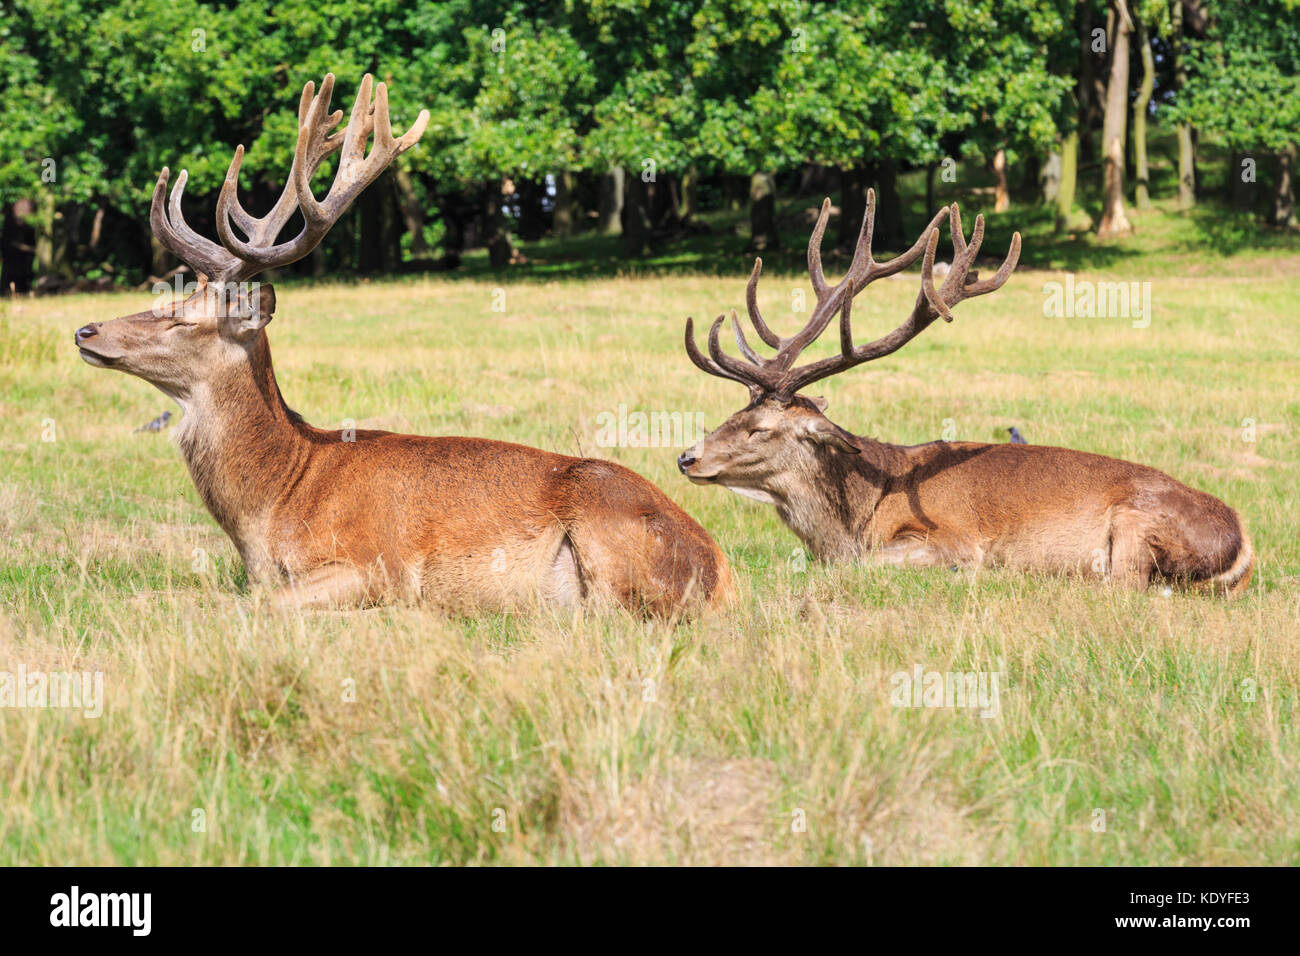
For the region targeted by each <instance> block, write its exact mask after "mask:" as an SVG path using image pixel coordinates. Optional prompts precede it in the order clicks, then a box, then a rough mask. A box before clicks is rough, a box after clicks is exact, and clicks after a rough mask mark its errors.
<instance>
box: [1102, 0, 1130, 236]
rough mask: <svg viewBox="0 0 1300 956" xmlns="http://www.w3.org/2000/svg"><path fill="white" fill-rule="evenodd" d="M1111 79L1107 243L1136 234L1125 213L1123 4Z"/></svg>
mask: <svg viewBox="0 0 1300 956" xmlns="http://www.w3.org/2000/svg"><path fill="white" fill-rule="evenodd" d="M1111 23H1112V28H1111V32H1110V79H1109V80H1108V81H1107V83H1106V115H1105V119H1104V120H1103V122H1102V134H1101V144H1102V168H1103V170H1104V173H1103V176H1104V181H1103V184H1102V207H1101V223H1100V224H1099V225H1098V226H1097V237H1098V238H1099V239H1107V238H1110V237H1112V236H1123V235H1127V234H1128V233H1130V232H1132V231H1133V226H1132V225H1131V224H1130V223H1129V221H1128V216H1127V215H1125V213H1124V134H1125V128H1126V123H1127V120H1128V68H1129V62H1128V60H1129V36H1130V34H1131V33H1132V31H1133V21H1132V20H1131V19H1130V17H1129V12H1128V6H1127V4H1125V2H1124V0H1111Z"/></svg>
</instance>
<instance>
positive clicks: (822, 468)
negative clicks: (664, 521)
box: [678, 193, 1254, 594]
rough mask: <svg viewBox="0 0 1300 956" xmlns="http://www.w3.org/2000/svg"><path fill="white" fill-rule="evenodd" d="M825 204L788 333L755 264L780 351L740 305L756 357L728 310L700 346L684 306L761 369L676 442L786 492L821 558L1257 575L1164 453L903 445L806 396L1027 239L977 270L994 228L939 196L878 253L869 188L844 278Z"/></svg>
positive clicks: (723, 481)
mask: <svg viewBox="0 0 1300 956" xmlns="http://www.w3.org/2000/svg"><path fill="white" fill-rule="evenodd" d="M829 211H830V203H829V200H828V201H827V203H826V204H825V205H823V206H822V210H821V215H820V216H819V218H818V220H817V225H816V227H815V228H814V229H813V234H812V239H811V241H810V242H809V244H808V271H809V273H810V276H811V278H812V284H813V290H814V292H815V294H816V298H817V305H816V307H815V308H814V310H813V314H812V316H811V318H810V319H809V321H808V323H807V325H806V326H804V328H803V329H801V330H800V331H799V332H798V333H796V334H795V335H793V336H791V337H790V338H782V337H780V336H778V335H777V334H776V333H775V332H773V331H772V330H771V328H769V327H768V325H767V323H766V322H765V321H764V320H763V316H762V315H761V314H760V313H759V309H758V298H757V288H758V277H759V273H760V271H761V269H762V261H761V260H758V261H756V262H755V264H754V271H753V273H752V274H751V276H750V278H749V286H748V294H747V296H746V304H747V306H748V312H749V317H750V320H751V322H752V323H753V326H754V330H755V331H756V332H757V333H758V337H759V338H760V339H762V340H763V342H764V343H766V344H767V345H768V346H770V347H771V348H773V349H775V350H776V354H775V355H774V356H772V357H763V356H760V355H759V354H758V353H757V352H755V351H754V349H753V348H752V347H751V346H750V344H749V342H748V340H747V339H746V337H745V333H744V331H743V330H742V329H741V327H740V324H739V322H738V321H737V320H736V315H735V313H734V312H733V313H732V325H733V327H734V331H735V336H736V345H737V347H738V348H739V349H740V352H741V354H742V355H743V356H744V359H743V360H742V359H738V358H736V357H734V356H732V355H728V354H727V353H726V352H724V351H723V350H722V348H721V346H720V345H719V342H718V332H719V330H720V329H721V327H722V324H723V322H724V320H725V316H721V315H720V316H718V318H717V320H716V321H715V322H714V323H713V326H712V328H710V329H709V337H708V352H709V354H708V355H707V356H706V355H703V354H701V352H700V351H699V348H698V347H697V345H696V343H695V333H694V329H693V327H692V323H691V320H690V319H687V321H686V351H687V353H688V354H689V355H690V358H691V361H692V362H694V363H695V364H696V365H697V366H698V367H699V368H701V369H702V370H704V371H705V372H708V373H709V374H711V375H717V376H719V377H721V378H726V379H731V380H733V381H736V382H739V383H740V384H742V385H745V386H747V387H748V388H749V394H750V402H749V405H748V406H747V407H746V408H744V409H743V410H742V411H739V412H737V413H736V414H734V415H732V416H731V418H729V419H728V420H727V421H726V422H725V423H723V425H722V426H721V427H719V428H718V429H717V430H716V431H714V432H713V433H711V434H710V435H708V436H706V437H705V438H704V439H703V440H702V441H700V442H699V443H698V444H696V445H695V446H694V447H693V448H689V449H687V451H686V452H685V453H684V454H683V455H682V456H681V458H679V459H678V466H679V467H680V469H681V471H682V473H683V474H685V475H686V476H687V477H688V478H690V480H691V481H694V482H697V483H700V484H717V485H722V486H723V487H726V488H730V489H731V490H733V491H735V492H738V493H739V494H741V495H744V496H746V497H749V498H754V499H757V500H759V501H763V502H767V503H769V504H773V505H775V506H776V508H777V512H778V513H779V514H780V516H781V518H782V520H783V521H784V522H785V523H786V524H787V525H789V527H790V528H791V529H792V530H793V531H794V532H795V534H797V535H798V536H799V538H800V539H801V540H802V541H803V542H804V543H805V544H806V545H807V546H808V548H809V549H810V550H811V551H812V553H813V554H814V555H816V556H817V557H818V558H820V559H822V560H824V561H848V560H855V559H864V560H873V561H877V562H882V563H886V564H893V565H943V566H951V565H966V566H973V565H981V564H995V565H1005V566H1009V567H1013V568H1021V569H1026V570H1040V571H1048V572H1064V571H1085V572H1086V571H1089V570H1092V571H1096V572H1100V573H1103V574H1108V575H1110V576H1112V577H1113V578H1114V579H1116V580H1118V581H1120V582H1122V583H1124V584H1128V585H1132V586H1135V587H1144V586H1146V585H1148V584H1149V583H1150V581H1151V580H1152V579H1153V578H1160V579H1164V580H1171V581H1177V582H1182V583H1187V584H1203V585H1208V586H1210V587H1212V588H1215V589H1218V590H1221V591H1225V592H1227V593H1229V594H1239V593H1240V592H1242V591H1243V590H1244V589H1245V587H1246V585H1247V583H1248V582H1249V580H1250V575H1251V570H1252V568H1253V566H1254V552H1253V551H1252V549H1251V546H1250V541H1249V539H1248V538H1247V536H1246V532H1245V529H1244V528H1243V527H1242V523H1241V520H1240V518H1239V517H1238V516H1237V514H1236V512H1234V511H1233V510H1232V509H1231V508H1229V507H1228V506H1227V505H1225V504H1224V503H1223V502H1221V501H1219V500H1218V499H1217V498H1214V497H1212V496H1210V495H1208V494H1205V493H1204V492H1201V491H1197V490H1195V489H1193V488H1189V487H1187V486H1186V485H1184V484H1181V483H1180V482H1178V481H1175V480H1174V479H1173V478H1171V477H1169V476H1168V475H1166V474H1163V473H1161V472H1159V471H1156V470H1155V469H1153V468H1148V467H1146V466H1144V465H1137V464H1132V463H1130V462H1127V461H1119V460H1117V459H1115V458H1108V457H1104V456H1102V455H1093V454H1088V453H1086V452H1081V451H1073V450H1070V449H1067V448H1050V447H1045V446H1037V445H1022V444H997V445H989V444H979V443H976V442H944V441H939V442H930V443H928V444H924V445H890V444H886V443H884V442H879V441H876V440H874V439H871V438H865V437H861V436H858V435H853V434H850V433H849V432H847V431H845V430H844V429H843V428H840V427H839V426H838V425H836V424H834V423H833V422H831V421H830V420H829V419H827V418H826V417H825V416H824V415H823V414H822V411H823V410H824V408H825V403H824V402H821V401H819V400H817V399H809V398H806V397H804V396H802V395H799V394H798V392H799V390H800V389H802V388H805V387H806V386H808V385H811V384H812V383H813V382H816V381H818V380H820V379H824V378H826V377H827V376H829V375H834V374H835V373H837V372H842V371H844V370H845V369H849V368H852V367H853V366H855V365H860V364H862V363H863V362H870V361H872V360H874V359H879V358H882V357H884V356H886V355H889V354H891V353H892V352H895V351H897V350H898V349H900V348H902V347H903V346H904V345H906V344H907V343H908V342H910V341H911V340H912V339H913V338H915V337H916V336H917V335H919V334H921V332H923V331H925V329H926V328H928V327H929V326H930V324H931V323H933V322H934V320H935V319H937V318H939V317H940V316H942V317H943V318H944V319H945V320H947V321H952V309H953V308H954V307H955V306H956V305H957V304H958V303H959V302H961V301H962V300H963V299H968V298H971V297H972V296H977V295H984V294H985V293H989V292H993V291H994V290H996V289H998V288H999V287H1001V286H1002V284H1003V283H1004V282H1006V280H1007V277H1008V276H1010V275H1011V272H1012V270H1013V269H1014V268H1015V266H1016V262H1017V260H1018V259H1019V256H1020V235H1019V233H1017V234H1016V235H1015V237H1014V238H1013V239H1012V242H1011V250H1010V252H1009V253H1008V255H1007V258H1006V260H1005V261H1004V262H1003V263H1002V266H1001V268H999V269H998V271H997V273H996V274H995V275H993V276H990V277H989V278H986V279H983V280H980V279H979V278H978V277H977V274H976V273H975V272H973V271H972V268H971V267H972V265H973V264H974V262H975V257H976V255H977V254H978V252H979V248H980V243H981V241H982V239H983V236H984V221H983V218H982V217H979V218H977V219H976V220H975V229H974V231H973V233H972V235H971V239H970V241H969V243H967V241H966V240H965V238H964V236H963V234H962V228H961V218H960V216H959V215H958V211H957V206H956V204H954V205H953V206H952V207H951V209H948V208H945V209H942V210H940V211H939V213H938V214H937V215H936V216H935V217H934V219H933V220H931V222H930V224H929V226H927V227H926V229H925V231H924V232H923V233H922V235H921V237H920V238H919V239H918V240H917V241H916V244H915V245H913V246H912V247H911V248H910V249H908V250H907V251H906V252H904V253H903V254H901V255H899V256H896V257H895V258H893V259H890V260H889V261H888V262H883V263H879V262H876V261H875V260H874V259H873V258H872V255H871V232H872V226H873V222H874V212H875V197H874V195H872V194H870V193H868V201H867V213H866V216H865V218H864V219H863V224H862V231H861V233H860V235H859V238H858V243H857V248H856V250H855V252H854V256H853V261H852V264H851V265H850V267H849V271H848V274H847V275H846V276H845V277H844V279H843V280H842V281H841V282H840V283H839V284H838V285H835V286H833V287H832V286H831V285H830V284H829V283H828V282H827V281H826V278H825V276H824V274H823V272H822V265H821V240H822V234H823V233H824V232H825V229H826V221H827V217H828V216H829ZM945 216H946V217H947V218H948V219H949V223H950V225H949V228H950V230H951V233H952V242H953V249H954V255H953V262H952V266H951V268H950V270H949V272H948V274H947V276H946V277H945V278H944V280H943V283H942V285H940V286H939V287H938V288H935V284H934V257H935V250H936V247H937V245H938V241H939V227H940V224H941V223H942V221H943V219H944V218H945ZM918 258H920V259H921V260H922V265H921V290H920V292H919V293H918V294H917V297H916V304H915V305H914V307H913V308H912V311H911V314H910V315H909V316H908V317H907V318H906V319H905V320H904V321H903V323H902V324H901V325H899V326H898V328H896V329H894V330H893V331H892V332H890V333H889V334H888V335H885V336H883V337H882V338H879V339H877V340H876V341H874V342H869V343H866V344H863V345H855V344H854V341H853V331H852V326H851V312H852V306H853V297H854V296H855V295H857V294H858V293H859V292H861V291H862V289H863V288H865V287H866V286H867V285H868V284H870V283H871V282H872V281H874V280H876V279H879V278H882V277H885V276H890V275H893V274H895V273H898V272H900V271H901V270H903V269H905V268H907V267H908V266H909V265H911V264H912V263H914V262H915V261H916V260H917V259H918ZM836 314H838V315H839V331H840V349H839V353H838V354H836V355H832V356H830V357H827V358H823V359H820V360H817V361H813V362H809V363H807V364H805V365H802V366H797V367H796V366H795V360H796V359H797V358H798V356H799V354H800V352H802V351H803V350H804V349H805V348H806V347H807V346H808V345H809V344H810V343H811V342H812V341H813V340H814V339H816V338H817V337H818V336H819V335H821V333H822V332H823V331H824V330H825V329H826V327H827V326H828V325H829V324H830V322H831V320H832V319H833V318H834V317H835V316H836Z"/></svg>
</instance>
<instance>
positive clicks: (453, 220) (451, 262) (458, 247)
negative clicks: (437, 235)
mask: <svg viewBox="0 0 1300 956" xmlns="http://www.w3.org/2000/svg"><path fill="white" fill-rule="evenodd" d="M459 205H460V194H459V193H452V194H450V195H444V196H442V197H441V201H440V202H439V204H438V213H439V216H440V217H441V218H442V266H443V267H444V268H446V269H457V268H460V256H461V253H462V252H464V251H465V224H464V221H463V220H462V219H461V214H460V209H459Z"/></svg>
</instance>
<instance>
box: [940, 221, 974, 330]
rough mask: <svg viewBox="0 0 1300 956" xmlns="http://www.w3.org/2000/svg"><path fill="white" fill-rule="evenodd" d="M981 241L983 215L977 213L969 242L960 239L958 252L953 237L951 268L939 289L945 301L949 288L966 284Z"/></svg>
mask: <svg viewBox="0 0 1300 956" xmlns="http://www.w3.org/2000/svg"><path fill="white" fill-rule="evenodd" d="M983 243H984V216H983V215H979V216H976V217H975V228H974V229H973V230H971V234H970V242H969V243H967V242H965V240H962V243H961V252H960V253H957V252H956V249H957V240H956V239H955V238H954V239H953V250H954V254H953V257H952V268H951V269H949V270H948V275H946V276H945V277H944V280H943V285H942V286H941V287H940V289H939V291H940V292H941V293H944V294H945V301H947V296H946V293H947V291H948V290H949V289H961V288H962V287H963V286H965V285H966V276H967V274H968V273H969V272H970V267H971V266H972V265H973V264H974V263H975V257H976V256H977V255H979V251H980V246H981V245H982V244H983ZM956 301H960V300H956ZM950 321H951V320H950Z"/></svg>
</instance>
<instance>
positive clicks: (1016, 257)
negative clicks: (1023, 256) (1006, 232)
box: [962, 232, 1020, 299]
mask: <svg viewBox="0 0 1300 956" xmlns="http://www.w3.org/2000/svg"><path fill="white" fill-rule="evenodd" d="M1019 262H1020V233H1018V232H1016V233H1012V235H1011V248H1010V249H1009V250H1008V251H1007V257H1006V258H1005V259H1003V260H1002V265H1000V266H998V271H997V272H995V273H993V275H991V276H990V277H989V278H987V279H984V280H982V281H980V282H967V283H966V284H965V285H964V286H962V297H963V298H967V299H969V298H972V297H974V296H977V295H984V294H985V293H988V292H996V291H997V290H998V289H1000V288H1002V285H1003V283H1005V282H1006V281H1007V279H1009V278H1010V277H1011V273H1012V272H1014V271H1015V269H1016V265H1017V263H1019Z"/></svg>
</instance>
